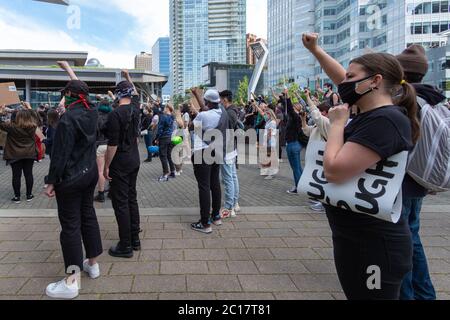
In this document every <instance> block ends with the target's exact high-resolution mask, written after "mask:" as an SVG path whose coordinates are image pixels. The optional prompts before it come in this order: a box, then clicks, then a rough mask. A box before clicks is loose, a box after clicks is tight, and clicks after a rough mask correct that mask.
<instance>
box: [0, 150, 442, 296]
mask: <svg viewBox="0 0 450 320" xmlns="http://www.w3.org/2000/svg"><path fill="white" fill-rule="evenodd" d="M47 169H48V162H47V161H43V162H42V163H39V164H36V167H35V179H36V181H35V195H36V200H35V201H34V202H33V203H31V204H26V203H22V204H20V205H15V204H11V203H10V198H11V197H12V194H11V173H10V168H8V167H5V166H3V164H2V166H1V167H0V188H1V192H0V299H47V298H46V297H45V294H44V290H45V287H46V285H47V284H48V283H50V282H53V281H57V280H60V279H61V278H62V277H63V276H64V270H63V269H64V267H63V261H62V256H61V250H60V245H59V230H60V227H59V223H58V220H57V218H56V211H55V208H56V204H55V200H49V199H47V198H46V197H45V196H43V195H42V194H40V193H42V191H43V189H42V186H43V177H44V176H45V174H46V172H47ZM183 170H184V173H183V176H182V177H180V178H177V179H176V180H172V181H170V182H168V183H163V184H160V183H158V182H156V178H157V177H158V176H159V175H160V173H161V165H160V162H159V159H155V161H154V162H153V163H151V164H144V165H142V168H141V173H140V176H139V185H138V193H139V202H140V205H141V208H142V229H143V230H144V232H143V234H142V238H143V243H142V245H143V251H141V252H138V253H136V254H135V256H134V257H133V258H132V259H130V260H123V259H117V258H112V257H110V256H109V255H108V254H107V251H105V253H104V254H103V255H102V256H101V258H100V264H101V271H102V277H101V278H100V279H98V280H90V279H88V278H87V277H86V276H85V275H83V276H82V281H81V287H82V290H81V291H80V293H81V294H80V297H79V298H78V299H150V300H156V299H161V300H165V299H182V300H185V299H186V300H188V299H194V300H206V299H218V300H227V299H252V300H265V299H268V300H270V299H326V300H334V299H338V300H339V299H344V298H345V297H344V295H343V293H342V290H341V288H340V285H339V282H338V280H337V276H336V271H335V267H334V263H333V252H332V246H331V232H330V229H329V226H328V222H327V220H326V217H325V215H324V214H320V213H314V212H312V211H310V210H309V209H308V208H307V199H306V198H305V197H303V196H291V195H288V194H287V193H286V190H287V189H289V188H290V187H291V184H292V182H291V175H290V170H289V167H288V164H287V162H286V161H285V162H283V163H282V168H281V172H280V174H279V175H278V176H277V177H276V179H274V180H273V181H265V180H263V178H262V177H260V176H259V175H258V170H257V167H256V166H241V167H240V170H239V175H240V178H241V187H242V200H241V206H242V207H243V212H242V214H241V215H239V216H238V217H237V218H235V219H232V220H230V221H227V222H226V223H225V224H224V225H223V226H222V227H215V228H214V233H213V234H212V235H202V234H198V233H196V232H194V231H191V230H190V228H189V224H190V222H193V221H195V220H198V216H199V213H198V210H199V209H198V199H197V198H198V195H197V188H196V183H195V179H194V176H193V172H192V166H189V165H187V166H185V168H184V169H183ZM96 206H97V209H98V210H97V211H98V215H99V222H100V228H101V232H102V238H103V245H104V249H106V250H107V249H108V248H109V247H110V246H111V245H112V244H114V243H115V242H116V241H117V239H118V234H117V225H116V223H115V219H114V217H113V212H112V210H111V203H110V202H107V203H105V204H104V205H98V204H96ZM421 235H422V240H423V243H424V245H425V247H426V253H427V255H428V259H429V264H430V269H431V273H432V278H433V281H434V284H435V286H436V290H437V291H438V298H439V299H450V196H449V194H442V195H439V196H435V197H429V198H428V199H427V201H426V203H425V206H424V212H423V214H422V231H421Z"/></svg>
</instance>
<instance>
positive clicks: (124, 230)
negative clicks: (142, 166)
mask: <svg viewBox="0 0 450 320" xmlns="http://www.w3.org/2000/svg"><path fill="white" fill-rule="evenodd" d="M138 172H139V167H138V168H136V169H135V170H133V171H131V172H127V171H123V170H120V169H118V168H110V171H109V174H110V177H111V179H112V181H111V185H110V187H111V189H110V193H111V200H112V205H113V208H114V214H115V215H116V220H117V224H118V226H119V238H120V245H121V246H123V247H129V246H131V239H138V238H139V232H140V217H139V206H138V202H137V191H136V181H137V176H138Z"/></svg>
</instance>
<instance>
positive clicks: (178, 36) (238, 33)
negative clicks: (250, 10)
mask: <svg viewBox="0 0 450 320" xmlns="http://www.w3.org/2000/svg"><path fill="white" fill-rule="evenodd" d="M170 39H171V56H170V60H171V70H170V73H171V75H172V76H173V78H172V85H173V94H184V92H185V90H186V89H189V88H190V87H192V86H197V85H200V84H201V83H202V75H201V71H202V66H203V65H205V64H207V63H209V62H220V63H231V64H245V61H246V0H227V1H224V0H170Z"/></svg>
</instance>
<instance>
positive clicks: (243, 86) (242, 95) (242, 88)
mask: <svg viewBox="0 0 450 320" xmlns="http://www.w3.org/2000/svg"><path fill="white" fill-rule="evenodd" d="M247 100H248V77H247V76H245V77H244V79H242V80H241V81H239V87H238V91H237V93H236V94H235V95H234V103H235V104H240V103H241V101H244V102H247Z"/></svg>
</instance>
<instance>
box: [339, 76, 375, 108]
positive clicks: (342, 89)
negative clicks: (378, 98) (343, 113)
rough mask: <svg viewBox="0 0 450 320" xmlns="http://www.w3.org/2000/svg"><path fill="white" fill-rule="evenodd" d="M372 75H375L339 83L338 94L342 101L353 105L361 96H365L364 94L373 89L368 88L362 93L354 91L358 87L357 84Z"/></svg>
mask: <svg viewBox="0 0 450 320" xmlns="http://www.w3.org/2000/svg"><path fill="white" fill-rule="evenodd" d="M374 76H375V75H371V76H369V77H367V78H364V79H361V80H357V81H352V82H343V83H341V84H340V85H339V95H340V96H341V99H342V102H344V103H348V105H349V106H353V105H354V104H356V103H357V102H358V101H359V99H361V98H362V97H363V96H365V95H366V94H368V93H370V92H372V91H373V90H374V89H373V88H369V89H368V90H367V91H366V92H364V93H358V92H356V89H357V88H358V85H359V84H360V83H363V82H364V81H367V80H369V79H370V78H372V77H374Z"/></svg>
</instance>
